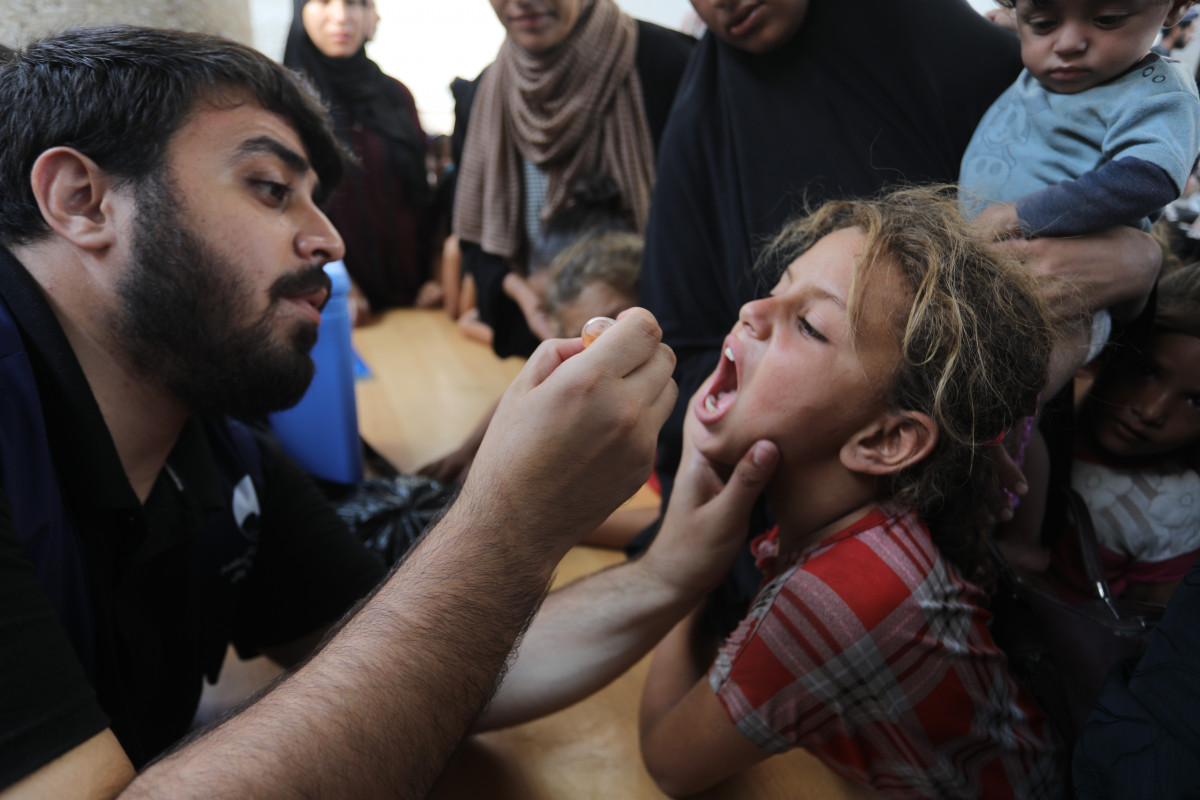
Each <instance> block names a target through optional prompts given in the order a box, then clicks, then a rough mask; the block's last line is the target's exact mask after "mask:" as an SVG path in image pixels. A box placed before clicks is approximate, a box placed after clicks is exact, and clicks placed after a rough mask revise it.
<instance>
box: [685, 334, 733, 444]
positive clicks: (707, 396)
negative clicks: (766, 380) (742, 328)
mask: <svg viewBox="0 0 1200 800" xmlns="http://www.w3.org/2000/svg"><path fill="white" fill-rule="evenodd" d="M736 346H737V342H736V341H735V340H734V338H733V337H732V336H730V337H728V338H726V339H725V347H724V348H722V350H721V359H720V361H719V362H718V363H717V368H716V370H714V371H713V374H712V377H711V378H709V379H708V383H707V384H706V385H705V387H704V390H703V391H702V392H701V394H700V397H699V398H698V399H697V401H696V408H695V412H696V417H697V419H699V420H700V422H702V423H704V424H705V425H711V424H713V423H715V422H718V421H719V420H720V419H721V418H722V417H724V416H725V414H726V412H728V411H729V409H730V408H731V407H732V406H733V404H734V402H735V401H736V400H737V393H738V383H739V374H738V373H739V369H738V364H737V352H736V349H735V348H736Z"/></svg>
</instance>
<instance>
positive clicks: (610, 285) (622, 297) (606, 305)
mask: <svg viewBox="0 0 1200 800" xmlns="http://www.w3.org/2000/svg"><path fill="white" fill-rule="evenodd" d="M643 243H644V239H643V238H642V237H641V236H640V235H638V234H636V233H630V232H622V231H612V232H607V233H600V234H593V235H589V236H585V237H584V238H582V239H581V240H579V241H577V242H575V243H574V244H572V245H571V246H570V247H568V248H567V249H566V250H564V251H562V252H561V253H560V254H559V255H558V257H557V258H555V259H554V263H553V264H552V265H551V267H550V271H549V272H550V280H549V285H548V286H547V287H546V297H545V301H544V303H545V308H546V313H547V314H548V315H549V316H550V318H551V319H552V320H553V321H554V324H555V327H556V335H557V336H559V337H574V336H578V335H579V332H580V331H581V330H582V329H583V323H585V322H587V321H588V320H589V319H591V318H592V317H612V318H614V319H615V318H616V316H617V315H618V314H620V313H621V312H622V311H624V310H625V309H627V308H632V307H633V306H635V305H637V291H638V276H639V275H640V274H641V270H642V246H643Z"/></svg>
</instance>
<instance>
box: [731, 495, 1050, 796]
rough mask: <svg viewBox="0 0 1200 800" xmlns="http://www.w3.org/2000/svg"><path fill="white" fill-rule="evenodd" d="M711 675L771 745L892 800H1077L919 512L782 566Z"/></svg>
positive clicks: (976, 598)
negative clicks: (804, 754) (807, 756)
mask: <svg viewBox="0 0 1200 800" xmlns="http://www.w3.org/2000/svg"><path fill="white" fill-rule="evenodd" d="M776 535H777V531H772V532H771V533H769V534H767V535H766V536H763V537H760V538H759V539H758V540H756V541H755V543H754V548H755V555H756V556H757V557H758V558H759V561H760V566H761V567H763V569H764V571H765V572H766V578H765V583H764V585H763V588H762V590H761V591H760V592H759V594H758V596H757V597H756V598H755V601H754V605H753V607H752V608H751V610H750V613H749V615H748V616H747V617H746V619H744V620H742V623H741V624H740V625H739V626H738V628H737V630H736V631H734V633H733V635H732V636H730V638H729V640H728V641H727V642H726V643H725V646H724V647H723V648H722V649H721V652H720V654H719V655H718V657H717V660H716V662H715V663H714V664H713V666H712V669H711V670H710V671H709V683H710V684H711V686H712V687H713V690H714V691H716V693H717V697H718V698H719V699H720V701H721V703H722V704H723V705H724V706H725V709H726V711H728V713H729V716H730V718H731V719H732V720H733V723H734V725H736V726H737V728H738V730H740V731H741V732H742V733H743V734H745V735H746V736H747V737H748V738H749V739H750V740H751V741H753V742H754V743H755V744H756V745H758V746H759V747H762V748H763V749H765V750H767V751H770V752H772V753H779V752H783V751H785V750H788V749H790V748H792V747H804V748H806V749H808V750H809V751H811V752H812V753H813V754H814V755H816V756H817V757H818V758H820V759H821V760H822V761H823V762H824V763H825V764H826V765H827V766H828V767H830V768H831V769H832V770H833V771H835V772H837V773H838V774H839V775H842V776H844V777H846V778H848V779H850V780H852V781H855V782H857V783H860V784H863V785H867V786H870V787H872V788H873V789H875V790H876V791H877V792H880V793H881V794H883V795H885V796H887V797H892V798H908V797H913V798H916V797H937V798H941V797H946V798H977V797H987V798H1010V797H1019V798H1040V797H1061V796H1062V790H1061V787H1062V783H1061V781H1062V779H1063V777H1062V775H1061V774H1060V769H1059V763H1058V753H1057V751H1056V749H1055V747H1054V746H1053V744H1052V742H1053V739H1054V737H1053V735H1052V734H1051V733H1050V732H1049V730H1048V729H1047V726H1046V725H1045V723H1044V718H1043V716H1042V714H1041V712H1040V711H1039V710H1038V709H1037V707H1036V706H1035V705H1034V703H1033V701H1032V700H1031V699H1030V698H1029V696H1028V695H1027V694H1026V693H1025V692H1024V691H1023V690H1021V689H1020V688H1019V687H1018V685H1017V684H1016V683H1015V682H1014V681H1013V680H1012V679H1011V678H1010V677H1009V675H1008V672H1007V669H1006V664H1007V662H1006V659H1005V657H1004V655H1003V653H1001V652H1000V650H999V649H998V648H997V647H996V645H995V643H994V642H993V641H992V636H991V634H990V633H989V631H988V628H987V622H988V620H989V619H990V617H991V615H990V614H989V613H988V612H987V611H985V610H984V609H983V608H982V605H981V604H982V603H983V602H984V600H985V597H984V595H983V593H982V592H981V591H980V590H979V589H978V588H977V587H975V586H974V585H972V584H970V583H968V582H966V581H965V580H963V579H962V577H961V576H960V575H959V573H958V571H957V570H956V569H955V568H954V567H953V566H952V565H950V564H949V563H948V562H946V561H944V560H943V559H942V557H941V555H940V554H939V552H938V550H937V547H936V546H935V545H934V544H933V541H932V540H931V539H930V536H929V531H928V529H927V528H926V527H925V524H924V523H923V522H922V521H921V520H920V519H919V518H918V517H917V516H916V513H915V512H914V511H912V510H911V509H908V508H904V507H899V506H887V507H884V508H881V509H875V510H873V511H871V512H870V513H869V514H867V516H865V517H863V518H862V519H860V520H858V521H857V522H855V523H854V524H853V525H851V526H850V527H848V528H846V529H845V530H842V531H840V532H838V533H836V534H834V535H832V536H829V537H828V538H826V539H825V540H823V541H822V542H821V543H820V544H818V545H816V546H815V547H813V548H811V549H809V550H807V551H804V552H800V553H794V554H791V555H790V556H788V557H786V558H785V559H784V560H783V562H782V563H780V564H774V563H772V562H773V561H774V558H773V556H774V554H775V553H776V552H777V549H778V543H777V541H776Z"/></svg>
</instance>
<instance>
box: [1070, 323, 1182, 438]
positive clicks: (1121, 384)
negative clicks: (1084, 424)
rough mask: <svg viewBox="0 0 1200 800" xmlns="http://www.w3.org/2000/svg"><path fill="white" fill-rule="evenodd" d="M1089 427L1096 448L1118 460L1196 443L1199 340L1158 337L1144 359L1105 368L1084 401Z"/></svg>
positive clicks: (1169, 335)
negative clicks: (1086, 400)
mask: <svg viewBox="0 0 1200 800" xmlns="http://www.w3.org/2000/svg"><path fill="white" fill-rule="evenodd" d="M1088 424H1089V427H1090V429H1091V432H1092V438H1093V440H1094V442H1095V443H1096V445H1098V446H1099V447H1100V448H1101V449H1103V450H1104V451H1106V452H1108V453H1109V454H1111V455H1113V456H1117V457H1119V458H1127V457H1139V456H1153V455H1158V454H1161V453H1169V452H1171V451H1172V450H1178V449H1180V448H1182V447H1187V446H1188V445H1192V444H1195V443H1197V442H1200V339H1197V338H1196V337H1194V336H1188V335H1186V334H1182V333H1173V332H1165V331H1164V332H1160V333H1158V334H1156V335H1155V337H1154V343H1153V346H1152V347H1151V348H1150V357H1149V359H1148V360H1146V361H1141V360H1135V359H1129V360H1127V361H1124V362H1114V363H1111V364H1108V365H1106V366H1105V367H1104V371H1103V372H1102V373H1101V375H1100V377H1099V378H1098V379H1097V381H1096V385H1095V386H1094V387H1093V388H1092V391H1091V394H1090V395H1089V397H1088Z"/></svg>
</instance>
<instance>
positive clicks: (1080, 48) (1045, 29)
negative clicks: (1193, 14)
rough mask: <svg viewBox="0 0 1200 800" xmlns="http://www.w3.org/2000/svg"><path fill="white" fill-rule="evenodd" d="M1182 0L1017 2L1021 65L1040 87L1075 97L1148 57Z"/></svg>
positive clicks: (1181, 9) (1182, 7)
mask: <svg viewBox="0 0 1200 800" xmlns="http://www.w3.org/2000/svg"><path fill="white" fill-rule="evenodd" d="M1187 6H1188V3H1187V2H1186V0H1171V2H1166V3H1164V2H1156V0H1048V1H1047V2H1045V3H1042V4H1039V5H1038V6H1035V5H1034V3H1033V2H1032V0H1017V3H1016V15H1017V31H1018V33H1020V35H1021V60H1022V61H1024V62H1025V66H1026V68H1027V69H1028V70H1029V71H1030V72H1031V73H1033V76H1034V77H1035V78H1037V79H1038V81H1040V82H1041V84H1042V85H1043V86H1045V87H1046V88H1047V89H1050V90H1051V91H1054V92H1058V93H1060V94H1075V93H1076V92H1082V91H1084V90H1086V89H1091V88H1092V87H1093V86H1097V85H1099V84H1101V83H1104V82H1105V81H1107V80H1109V79H1111V78H1115V77H1116V76H1118V75H1120V74H1121V73H1122V72H1124V71H1125V70H1126V69H1128V68H1129V67H1131V66H1133V65H1134V64H1135V63H1137V61H1138V59H1140V58H1142V57H1143V56H1145V55H1146V54H1147V53H1148V52H1150V46H1151V45H1152V44H1154V39H1155V37H1156V36H1157V35H1158V31H1159V28H1161V27H1162V25H1163V22H1164V21H1165V20H1168V19H1178V18H1179V17H1181V16H1182V15H1183V13H1184V11H1186V9H1187Z"/></svg>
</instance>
